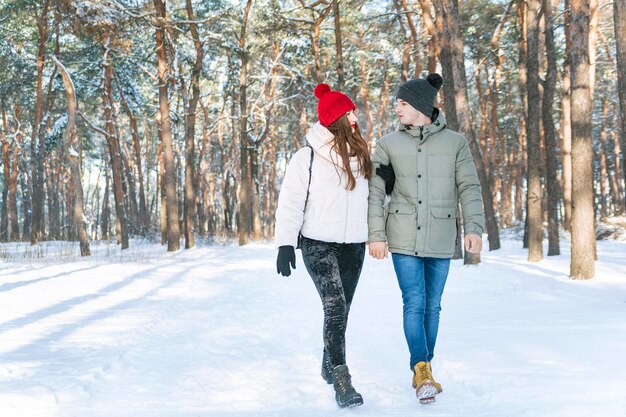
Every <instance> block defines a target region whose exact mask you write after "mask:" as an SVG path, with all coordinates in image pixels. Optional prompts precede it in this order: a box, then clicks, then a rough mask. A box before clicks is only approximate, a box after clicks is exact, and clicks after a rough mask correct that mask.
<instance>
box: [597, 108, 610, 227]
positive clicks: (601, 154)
mask: <svg viewBox="0 0 626 417" xmlns="http://www.w3.org/2000/svg"><path fill="white" fill-rule="evenodd" d="M608 113H609V99H608V97H607V96H605V97H604V99H603V100H602V122H601V124H600V147H599V148H598V160H599V163H600V196H599V197H600V198H599V200H600V218H601V219H602V220H604V219H606V218H607V217H608V215H609V210H608V204H609V196H608V194H607V187H606V184H607V177H608V174H607V164H606V153H607V152H606V151H607V144H606V142H607V137H608V129H609V126H608V123H607V120H608V117H607V116H608Z"/></svg>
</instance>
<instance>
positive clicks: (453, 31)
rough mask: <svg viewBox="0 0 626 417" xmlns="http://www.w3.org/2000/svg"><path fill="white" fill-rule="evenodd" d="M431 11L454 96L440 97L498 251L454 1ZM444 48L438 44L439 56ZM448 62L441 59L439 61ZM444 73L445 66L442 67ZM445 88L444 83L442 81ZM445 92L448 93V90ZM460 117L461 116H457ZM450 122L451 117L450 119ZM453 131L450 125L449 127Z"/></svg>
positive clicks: (472, 258)
mask: <svg viewBox="0 0 626 417" xmlns="http://www.w3.org/2000/svg"><path fill="white" fill-rule="evenodd" d="M435 8H436V9H437V11H438V13H437V14H438V16H440V17H441V18H442V20H443V28H444V32H443V33H440V36H439V38H440V39H444V38H445V39H447V40H446V42H445V48H449V51H450V52H449V55H448V56H449V62H450V64H449V67H451V68H450V69H451V70H452V74H446V73H445V72H444V75H445V78H447V79H448V80H449V81H450V80H452V83H453V88H454V89H455V90H456V93H455V94H454V95H452V96H450V97H448V96H445V93H446V90H444V98H445V101H446V103H447V104H448V103H450V101H454V103H455V104H454V106H455V116H456V117H455V118H456V121H457V122H458V128H459V131H460V133H461V134H462V135H464V136H465V137H466V138H467V141H468V143H469V146H470V149H471V151H472V155H473V157H474V164H476V171H477V172H478V178H479V180H480V183H481V188H482V198H483V206H484V209H485V219H486V223H487V234H488V240H489V250H497V249H500V236H499V234H498V223H497V221H496V216H495V210H494V208H493V200H492V195H493V193H492V190H491V185H490V182H489V179H488V178H487V174H486V170H485V166H484V163H483V159H482V155H481V152H480V148H479V145H478V141H477V140H476V135H475V133H474V129H473V124H472V112H471V110H470V105H469V98H468V93H467V76H466V74H465V61H464V55H463V38H462V37H461V32H460V29H459V12H458V8H457V4H456V1H455V0H437V1H436V2H435ZM443 49H444V46H443V45H442V55H443V53H444V51H443ZM446 59H448V58H447V57H446V58H443V56H442V59H441V62H442V65H443V62H444V61H445V60H446ZM443 68H444V71H445V69H446V66H444V67H443ZM444 87H445V82H444ZM448 92H449V90H448ZM459 115H463V117H459ZM452 120H454V118H453V119H452ZM453 128H454V126H453ZM465 262H466V263H478V262H480V254H469V253H468V252H467V253H466V259H465Z"/></svg>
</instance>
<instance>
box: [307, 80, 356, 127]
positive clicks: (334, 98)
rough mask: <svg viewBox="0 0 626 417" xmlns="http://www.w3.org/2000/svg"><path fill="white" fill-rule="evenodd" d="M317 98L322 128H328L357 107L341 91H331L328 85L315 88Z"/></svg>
mask: <svg viewBox="0 0 626 417" xmlns="http://www.w3.org/2000/svg"><path fill="white" fill-rule="evenodd" d="M315 97H317V98H318V100H319V102H318V103H317V117H318V118H319V119H320V123H321V124H322V126H325V127H328V126H330V125H331V124H333V122H334V121H335V120H337V119H339V118H340V117H341V116H343V115H344V114H346V113H348V112H349V111H350V110H354V109H356V106H355V105H354V103H353V102H352V100H350V98H349V97H348V96H347V95H345V94H344V93H340V92H339V91H331V89H330V86H329V85H328V84H318V85H317V87H315Z"/></svg>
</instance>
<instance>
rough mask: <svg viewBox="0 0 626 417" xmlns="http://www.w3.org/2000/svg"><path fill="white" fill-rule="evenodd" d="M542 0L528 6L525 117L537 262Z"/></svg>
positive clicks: (532, 256)
mask: <svg viewBox="0 0 626 417" xmlns="http://www.w3.org/2000/svg"><path fill="white" fill-rule="evenodd" d="M540 10H541V2H540V1H539V0H530V1H529V2H528V6H527V9H526V20H527V24H528V61H527V65H528V81H527V84H526V91H527V93H528V119H527V121H526V137H527V140H528V145H527V147H528V189H527V194H526V195H527V197H526V200H527V206H528V212H527V214H526V215H527V217H528V261H529V262H537V261H540V260H542V259H543V249H542V241H543V211H542V209H541V197H542V194H543V192H542V189H541V165H542V159H541V150H540V146H541V143H540V142H541V139H540V136H539V134H540V132H539V129H540V127H539V116H540V114H541V99H540V96H539V12H540Z"/></svg>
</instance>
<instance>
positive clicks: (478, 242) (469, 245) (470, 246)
mask: <svg viewBox="0 0 626 417" xmlns="http://www.w3.org/2000/svg"><path fill="white" fill-rule="evenodd" d="M465 250H466V251H467V252H469V253H480V251H481V250H483V239H482V238H481V237H480V236H478V235H475V234H468V235H465ZM370 251H371V249H370Z"/></svg>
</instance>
